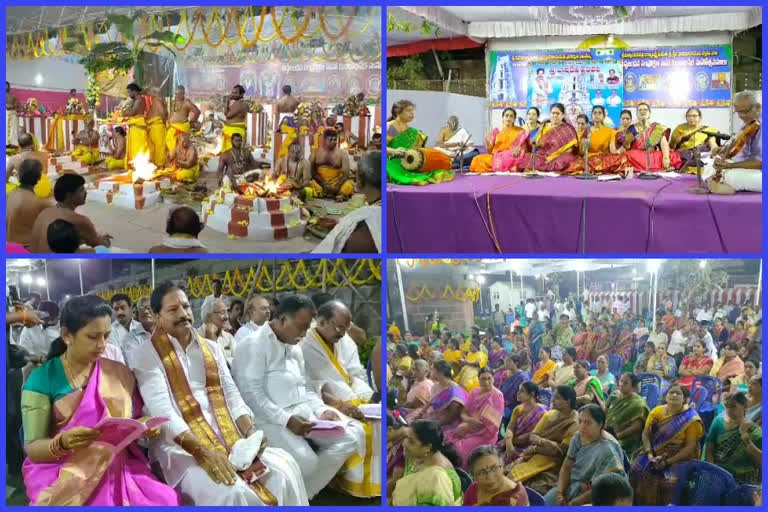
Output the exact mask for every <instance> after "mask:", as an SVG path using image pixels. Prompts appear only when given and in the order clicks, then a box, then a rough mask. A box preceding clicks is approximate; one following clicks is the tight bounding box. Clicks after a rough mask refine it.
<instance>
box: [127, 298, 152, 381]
mask: <svg viewBox="0 0 768 512" xmlns="http://www.w3.org/2000/svg"><path fill="white" fill-rule="evenodd" d="M136 316H137V317H138V319H139V324H140V328H136V329H132V330H131V332H129V333H128V336H126V337H125V339H124V340H123V349H124V351H125V362H126V364H127V365H128V368H131V369H133V367H134V366H135V362H134V361H133V351H134V350H136V348H137V347H140V346H141V345H143V344H144V343H146V342H148V341H149V340H150V338H151V336H152V331H153V330H155V317H154V315H152V306H151V305H150V303H149V297H142V298H140V299H139V300H138V301H136Z"/></svg>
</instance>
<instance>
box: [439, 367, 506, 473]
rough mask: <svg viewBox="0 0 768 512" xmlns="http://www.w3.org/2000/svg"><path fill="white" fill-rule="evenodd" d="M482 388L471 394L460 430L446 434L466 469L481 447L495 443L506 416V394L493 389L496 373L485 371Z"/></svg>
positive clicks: (481, 373)
mask: <svg viewBox="0 0 768 512" xmlns="http://www.w3.org/2000/svg"><path fill="white" fill-rule="evenodd" d="M478 379H479V380H480V386H479V387H477V388H475V389H473V390H472V392H471V393H470V394H469V399H468V400H467V405H466V408H465V409H464V411H463V412H462V413H461V423H460V424H459V426H458V427H456V428H455V429H453V430H450V431H448V432H447V433H445V434H444V435H445V442H446V443H453V446H454V447H455V448H456V451H457V452H458V453H459V456H460V457H461V460H462V467H464V468H466V467H467V461H468V460H469V454H470V453H472V450H474V449H475V448H477V447H478V446H482V445H489V444H490V445H492V444H496V439H497V438H498V436H499V425H501V418H502V416H503V415H504V395H503V394H502V393H501V391H499V390H498V389H496V388H495V387H493V372H492V371H491V370H490V369H488V368H487V367H486V368H483V369H482V370H480V375H478Z"/></svg>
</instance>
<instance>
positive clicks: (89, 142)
mask: <svg viewBox="0 0 768 512" xmlns="http://www.w3.org/2000/svg"><path fill="white" fill-rule="evenodd" d="M72 158H73V159H75V160H77V161H78V162H82V163H84V164H86V165H91V164H93V163H96V162H98V161H99V160H100V154H99V134H98V133H97V132H96V123H95V122H94V121H93V119H91V120H90V121H88V122H87V123H86V125H85V129H83V130H81V131H80V133H78V134H77V136H76V137H75V150H74V151H73V152H72Z"/></svg>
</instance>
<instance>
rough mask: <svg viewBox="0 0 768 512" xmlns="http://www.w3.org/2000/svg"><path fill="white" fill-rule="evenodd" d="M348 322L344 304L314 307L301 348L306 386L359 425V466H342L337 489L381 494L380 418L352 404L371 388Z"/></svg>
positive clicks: (359, 402) (366, 397) (367, 397)
mask: <svg viewBox="0 0 768 512" xmlns="http://www.w3.org/2000/svg"><path fill="white" fill-rule="evenodd" d="M351 323H352V315H351V313H350V312H349V309H347V307H346V306H345V305H344V304H342V303H341V302H339V301H335V300H334V301H330V302H327V303H325V304H323V305H321V306H320V307H319V308H318V311H317V324H316V325H315V326H314V327H313V328H312V329H310V331H309V332H308V333H307V335H306V336H305V337H304V339H303V340H302V342H301V344H300V346H301V350H302V352H303V354H304V360H305V362H306V369H307V375H308V377H309V381H310V384H311V385H312V387H313V388H314V389H316V390H317V392H318V393H319V394H320V396H321V397H322V399H323V401H324V402H325V403H326V404H328V405H332V406H334V407H336V408H337V409H339V410H340V411H341V412H342V413H344V414H347V415H349V416H352V417H353V418H357V419H359V420H361V421H362V422H363V425H364V429H365V434H366V449H365V453H363V454H361V457H362V460H359V461H357V462H359V463H358V464H347V467H346V468H345V469H346V471H345V472H344V473H343V474H342V475H340V477H339V479H338V480H337V485H338V487H339V488H340V489H341V490H343V491H345V492H348V493H349V494H352V495H354V496H359V497H373V496H380V495H381V469H380V466H381V421H379V420H376V419H366V418H365V417H364V416H363V415H362V413H361V412H360V410H359V409H358V407H357V406H359V405H362V404H366V403H368V402H369V401H370V400H371V396H372V395H373V390H372V389H371V387H370V386H369V385H368V382H367V378H366V375H365V370H364V369H363V366H362V364H360V356H359V355H358V352H357V344H356V343H355V342H354V341H353V340H352V338H350V337H349V335H348V334H346V330H347V329H348V328H349V326H350V325H351Z"/></svg>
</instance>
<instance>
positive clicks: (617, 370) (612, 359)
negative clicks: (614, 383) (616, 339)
mask: <svg viewBox="0 0 768 512" xmlns="http://www.w3.org/2000/svg"><path fill="white" fill-rule="evenodd" d="M623 367H624V358H623V357H622V356H620V355H618V354H610V355H609V356H608V371H609V372H611V373H612V374H613V376H614V377H616V380H619V378H620V377H621V369H622V368H623Z"/></svg>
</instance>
